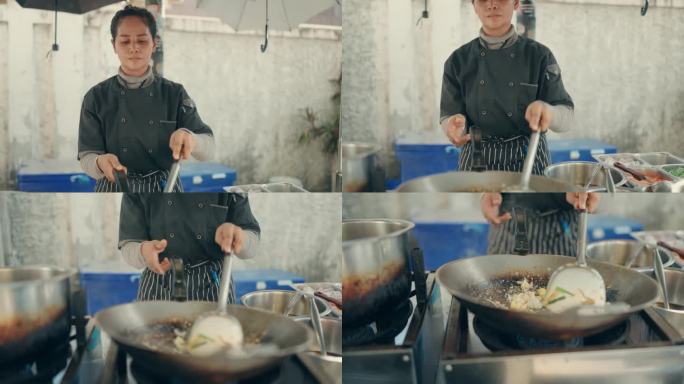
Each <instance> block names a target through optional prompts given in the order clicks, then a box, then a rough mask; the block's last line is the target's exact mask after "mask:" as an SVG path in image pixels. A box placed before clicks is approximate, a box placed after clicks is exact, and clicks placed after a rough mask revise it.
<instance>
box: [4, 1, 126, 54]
mask: <svg viewBox="0 0 684 384" xmlns="http://www.w3.org/2000/svg"><path fill="white" fill-rule="evenodd" d="M120 2H121V0H17V3H19V5H21V6H22V7H24V8H34V9H44V10H46V11H54V12H55V42H54V44H52V50H53V51H58V50H59V45H58V44H57V12H68V13H75V14H78V15H81V14H84V13H86V12H90V11H92V10H94V9H98V8H102V7H104V6H107V5H110V4H114V3H120Z"/></svg>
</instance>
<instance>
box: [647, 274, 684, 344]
mask: <svg viewBox="0 0 684 384" xmlns="http://www.w3.org/2000/svg"><path fill="white" fill-rule="evenodd" d="M665 280H666V281H667V293H668V295H669V296H670V305H671V306H672V307H671V308H670V309H669V310H668V309H665V308H663V307H661V306H659V305H657V306H654V307H653V308H654V309H655V311H656V312H657V313H658V314H659V315H660V316H662V317H664V318H665V320H667V321H668V322H669V323H670V324H672V326H673V327H674V328H675V329H676V330H677V331H678V332H679V334H680V335H682V336H684V270H681V269H674V268H668V269H666V270H665ZM658 301H659V302H660V303H662V301H663V299H662V296H660V295H659V296H658Z"/></svg>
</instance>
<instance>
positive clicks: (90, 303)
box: [81, 268, 140, 315]
mask: <svg viewBox="0 0 684 384" xmlns="http://www.w3.org/2000/svg"><path fill="white" fill-rule="evenodd" d="M139 282H140V272H129V271H113V272H105V271H99V270H89V269H85V268H84V269H81V286H82V287H83V289H84V290H85V292H86V308H87V312H88V314H89V315H94V314H95V313H97V312H98V311H100V310H102V309H105V308H108V307H111V306H113V305H118V304H125V303H130V302H133V301H135V298H136V295H137V293H138V284H139Z"/></svg>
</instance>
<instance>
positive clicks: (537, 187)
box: [397, 171, 579, 192]
mask: <svg viewBox="0 0 684 384" xmlns="http://www.w3.org/2000/svg"><path fill="white" fill-rule="evenodd" d="M520 179H521V174H520V173H517V172H499V171H488V172H461V171H459V172H444V173H438V174H435V175H430V176H424V177H419V178H416V179H413V180H409V181H407V182H405V183H403V184H401V185H400V186H399V187H398V188H397V192H503V191H505V189H506V188H507V187H514V186H517V185H519V184H520V181H521V180H520ZM530 189H531V190H532V191H534V192H577V191H579V188H577V187H575V186H574V185H571V184H568V183H565V182H563V181H560V180H554V179H550V178H548V177H544V176H539V175H532V176H531V177H530Z"/></svg>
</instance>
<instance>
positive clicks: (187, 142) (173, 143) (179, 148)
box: [169, 129, 197, 160]
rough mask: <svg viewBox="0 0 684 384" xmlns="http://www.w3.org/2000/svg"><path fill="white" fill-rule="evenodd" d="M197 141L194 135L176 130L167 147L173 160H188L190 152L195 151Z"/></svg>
mask: <svg viewBox="0 0 684 384" xmlns="http://www.w3.org/2000/svg"><path fill="white" fill-rule="evenodd" d="M196 145H197V140H196V139H195V135H193V134H192V133H189V132H188V131H186V130H184V129H177V130H176V131H175V132H174V133H173V134H172V135H171V140H170V141H169V147H170V148H171V153H172V154H173V159H174V160H187V159H189V158H190V154H191V153H192V150H193V149H195V146H196Z"/></svg>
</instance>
